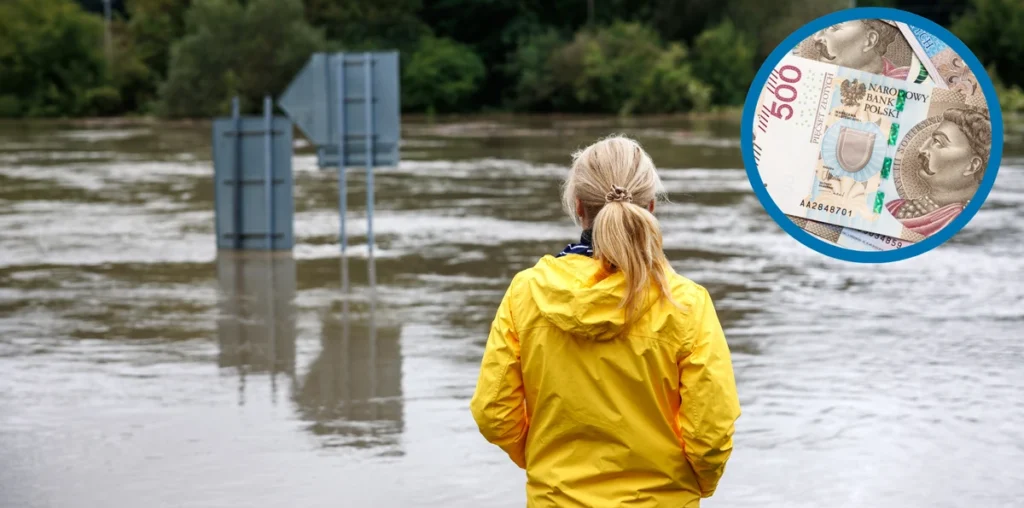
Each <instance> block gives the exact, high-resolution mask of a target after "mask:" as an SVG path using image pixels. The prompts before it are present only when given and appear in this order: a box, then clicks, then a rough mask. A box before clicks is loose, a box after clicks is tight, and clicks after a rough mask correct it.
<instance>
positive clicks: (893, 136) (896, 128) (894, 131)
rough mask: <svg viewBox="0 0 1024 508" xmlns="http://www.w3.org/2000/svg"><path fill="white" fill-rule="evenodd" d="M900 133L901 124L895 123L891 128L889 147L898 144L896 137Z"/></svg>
mask: <svg viewBox="0 0 1024 508" xmlns="http://www.w3.org/2000/svg"><path fill="white" fill-rule="evenodd" d="M899 133H900V124H898V123H894V124H892V125H891V126H890V127H889V146H893V145H895V144H896V135H897V134H899Z"/></svg>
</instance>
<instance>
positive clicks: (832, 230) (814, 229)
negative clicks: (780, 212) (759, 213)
mask: <svg viewBox="0 0 1024 508" xmlns="http://www.w3.org/2000/svg"><path fill="white" fill-rule="evenodd" d="M786 217H789V220H791V221H793V224H796V225H797V227H799V228H800V229H802V230H804V231H807V232H808V233H810V234H812V235H814V236H816V237H818V238H821V239H822V240H825V241H828V242H830V243H836V242H838V241H839V235H841V234H842V233H843V227H842V226H836V225H833V224H827V223H824V222H818V221H813V220H808V219H805V218H803V217H797V216H795V215H787V216H786Z"/></svg>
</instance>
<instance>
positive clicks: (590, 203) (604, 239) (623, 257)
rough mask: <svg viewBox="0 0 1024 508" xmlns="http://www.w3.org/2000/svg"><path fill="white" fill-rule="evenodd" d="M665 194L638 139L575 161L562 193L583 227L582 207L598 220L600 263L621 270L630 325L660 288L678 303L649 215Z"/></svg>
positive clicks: (598, 146)
mask: <svg viewBox="0 0 1024 508" xmlns="http://www.w3.org/2000/svg"><path fill="white" fill-rule="evenodd" d="M664 195H665V189H664V186H663V185H662V182H661V178H660V177H659V176H658V172H657V170H656V169H655V167H654V162H653V161H651V157H650V156H649V155H648V154H647V152H645V151H644V149H643V148H642V147H641V146H640V144H639V143H637V142H636V141H635V140H633V139H630V138H627V137H625V136H611V137H608V138H605V139H602V140H600V141H598V142H596V143H594V144H592V145H590V146H588V147H586V148H584V149H583V150H580V151H578V152H576V153H574V154H573V156H572V166H571V167H570V168H569V175H568V176H567V178H566V180H565V184H564V186H563V191H562V206H563V207H564V208H565V211H566V213H568V214H569V216H570V217H572V219H573V222H575V223H576V224H577V225H579V224H580V220H581V217H579V216H578V214H577V213H576V202H577V200H579V201H580V202H581V203H582V204H583V209H584V212H585V214H586V216H587V217H589V218H590V219H591V221H592V224H591V225H592V227H593V242H594V246H593V247H594V258H595V259H597V260H598V261H601V263H602V265H603V266H604V268H605V269H606V270H608V271H610V272H614V271H621V272H622V275H623V276H624V278H625V280H626V289H627V291H626V295H625V296H624V297H623V299H622V303H621V304H620V305H619V308H621V309H625V313H626V323H627V324H632V323H633V322H635V321H636V320H637V319H639V317H640V316H639V313H640V312H641V311H642V310H644V308H645V306H644V304H645V301H644V299H645V296H646V295H647V292H648V290H649V289H650V287H651V284H655V285H657V287H658V290H659V292H660V296H661V298H663V299H665V300H667V301H668V302H670V303H672V304H673V305H674V306H676V307H677V308H678V307H679V305H678V304H677V303H676V302H675V301H674V300H673V299H672V293H671V289H670V288H669V285H668V277H667V275H666V273H665V272H666V269H668V268H669V263H668V260H667V259H666V258H665V253H664V252H663V251H662V238H661V227H660V226H659V225H658V219H656V218H655V217H654V214H652V213H651V212H650V211H649V210H648V208H647V207H648V206H649V204H650V203H652V202H654V201H657V200H659V198H661V199H662V200H664Z"/></svg>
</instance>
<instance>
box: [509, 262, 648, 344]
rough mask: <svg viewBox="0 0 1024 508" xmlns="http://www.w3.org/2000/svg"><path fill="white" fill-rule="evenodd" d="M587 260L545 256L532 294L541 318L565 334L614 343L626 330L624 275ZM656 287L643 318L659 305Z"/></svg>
mask: <svg viewBox="0 0 1024 508" xmlns="http://www.w3.org/2000/svg"><path fill="white" fill-rule="evenodd" d="M601 265H602V264H601V263H600V262H599V261H597V260H595V259H592V258H589V257H586V256H566V257H564V258H554V257H551V256H545V257H544V258H542V259H541V260H540V261H539V262H538V263H537V265H536V266H535V267H534V269H533V274H534V277H531V278H530V281H529V291H530V294H531V296H532V297H533V300H534V302H536V304H537V308H538V310H539V311H540V314H541V315H542V316H544V318H546V319H547V320H549V321H551V322H552V323H554V325H555V326H557V327H558V328H560V329H561V330H563V331H565V332H567V333H569V334H572V335H575V336H580V337H587V338H590V339H593V340H598V341H604V340H611V339H613V338H615V337H618V336H620V335H621V334H622V333H623V332H624V331H625V330H624V328H625V319H626V315H625V312H623V310H622V308H621V307H620V305H621V304H622V299H623V298H624V297H625V296H626V281H625V277H623V275H622V273H621V272H609V271H607V270H605V269H604V268H603V267H602V266H601ZM658 296H659V295H658V292H657V289H656V288H655V287H654V286H653V285H652V286H651V288H650V289H649V291H648V294H647V296H646V297H645V299H644V304H643V305H642V307H641V309H642V310H641V312H640V314H644V313H646V312H647V311H648V310H649V309H650V307H651V305H652V304H653V303H654V302H655V301H657V298H658Z"/></svg>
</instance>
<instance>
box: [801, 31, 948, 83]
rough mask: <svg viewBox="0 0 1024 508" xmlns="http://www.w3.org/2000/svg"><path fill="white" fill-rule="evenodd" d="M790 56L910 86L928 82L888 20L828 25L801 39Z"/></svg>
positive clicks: (918, 61)
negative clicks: (907, 82)
mask: <svg viewBox="0 0 1024 508" xmlns="http://www.w3.org/2000/svg"><path fill="white" fill-rule="evenodd" d="M791 54H792V55H794V56H800V57H803V58H807V59H810V60H816V61H819V62H822V63H828V64H833V65H838V66H840V67H848V68H850V69H856V70H859V71H864V72H870V73H872V74H880V75H882V76H886V77H888V78H892V79H897V80H900V81H909V82H911V83H924V82H925V81H927V80H928V79H929V78H928V68H927V67H926V64H925V62H922V61H921V59H920V58H919V57H918V53H917V52H915V51H914V49H913V47H911V44H910V41H908V40H907V39H906V37H905V35H904V34H903V33H902V32H901V31H900V29H899V27H898V26H897V25H896V23H895V22H892V21H888V20H881V19H857V20H853V21H845V22H843V23H839V24H837V25H832V26H830V27H828V28H825V29H823V30H819V31H818V32H816V33H815V34H814V35H812V36H810V37H808V38H807V39H804V40H803V41H802V42H800V44H797V46H796V47H795V48H793V51H792V52H791ZM928 64H931V62H928Z"/></svg>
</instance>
